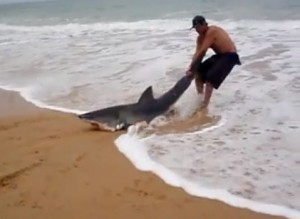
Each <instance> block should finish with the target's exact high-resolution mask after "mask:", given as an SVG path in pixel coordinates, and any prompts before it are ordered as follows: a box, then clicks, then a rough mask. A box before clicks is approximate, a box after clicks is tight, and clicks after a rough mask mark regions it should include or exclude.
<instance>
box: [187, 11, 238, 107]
mask: <svg viewBox="0 0 300 219" xmlns="http://www.w3.org/2000/svg"><path fill="white" fill-rule="evenodd" d="M192 23H193V26H192V27H191V29H192V28H194V29H195V30H196V31H197V33H198V34H199V35H198V37H197V46H196V51H195V53H194V56H193V58H192V61H191V64H190V66H189V68H188V70H187V71H186V74H187V75H190V76H193V77H195V84H196V88H197V91H198V93H203V87H204V86H203V85H204V84H205V85H206V86H205V93H204V100H203V102H202V105H201V109H203V108H207V107H208V105H209V102H210V99H211V95H212V92H213V89H218V88H219V87H220V85H221V84H222V82H223V81H224V80H225V78H226V77H227V76H228V74H229V73H230V72H231V70H232V69H233V67H234V66H235V65H241V62H240V59H239V55H238V54H237V49H236V47H235V45H234V43H233V41H232V40H231V38H230V36H229V35H228V33H226V32H225V31H224V30H223V29H222V28H221V27H218V26H212V25H211V26H209V25H208V24H207V22H206V20H205V18H204V17H203V16H200V15H197V16H195V17H194V18H193V20H192ZM209 48H211V49H212V50H213V51H214V52H215V53H216V54H214V55H213V56H211V57H210V58H208V59H206V60H205V61H204V62H202V59H203V57H204V56H205V54H206V52H207V50H208V49H209Z"/></svg>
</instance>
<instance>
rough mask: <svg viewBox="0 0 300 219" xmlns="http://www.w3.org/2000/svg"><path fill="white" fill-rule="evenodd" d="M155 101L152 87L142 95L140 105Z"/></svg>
mask: <svg viewBox="0 0 300 219" xmlns="http://www.w3.org/2000/svg"><path fill="white" fill-rule="evenodd" d="M152 100H154V97H153V91H152V86H149V87H148V88H147V89H146V90H145V91H144V92H143V93H142V95H141V97H140V99H139V101H138V103H147V102H149V101H152Z"/></svg>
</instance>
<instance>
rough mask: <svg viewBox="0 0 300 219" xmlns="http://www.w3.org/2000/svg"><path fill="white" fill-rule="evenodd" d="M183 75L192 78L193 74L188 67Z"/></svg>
mask: <svg viewBox="0 0 300 219" xmlns="http://www.w3.org/2000/svg"><path fill="white" fill-rule="evenodd" d="M185 74H186V75H187V76H193V72H192V69H191V66H189V68H188V69H187V70H186V72H185Z"/></svg>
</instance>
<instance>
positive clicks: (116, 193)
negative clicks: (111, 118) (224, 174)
mask: <svg viewBox="0 0 300 219" xmlns="http://www.w3.org/2000/svg"><path fill="white" fill-rule="evenodd" d="M0 101H1V102H0V111H1V117H0V218H1V219H27V218H28V219H29V218H30V219H47V218H56V219H68V218H70V219H71V218H72V219H77V218H78V219H85V218H103V219H104V218H105V219H110V218H111V219H119V218H120V219H124V218H131V219H134V218H145V219H146V218H149V219H150V218H151V219H154V218H155V219H160V218H164V219H165V218H166V219H167V218H168V219H169V218H172V219H177V218H178V219H179V218H180V219H185V218H189V219H192V218H197V219H199V218H201V219H204V218H205V219H217V218H222V219H232V218H243V219H271V218H272V219H275V218H281V217H273V216H270V215H264V214H258V213H255V212H252V211H250V210H247V209H240V208H234V207H231V206H229V205H227V204H224V203H222V202H219V201H215V200H208V199H204V198H197V197H192V196H190V195H188V194H187V193H185V191H183V190H182V189H179V188H174V187H171V186H169V185H167V184H165V183H164V182H163V181H162V180H161V179H160V178H158V177H157V176H156V175H154V174H152V173H149V172H141V171H139V170H137V169H135V167H134V166H133V165H132V164H131V163H130V161H129V160H128V159H127V158H126V157H124V156H123V155H122V154H121V153H120V152H119V151H118V150H117V148H116V146H115V145H114V143H113V141H114V139H115V138H116V137H118V135H120V134H121V132H119V133H108V132H99V131H92V130H91V129H90V127H89V125H87V124H86V123H83V122H82V121H79V120H78V119H76V118H75V117H74V115H72V114H67V113H62V112H56V111H52V110H47V109H40V108H38V107H35V106H33V105H32V104H30V103H28V102H26V101H25V100H24V99H23V98H21V97H20V96H19V95H18V93H15V92H7V91H3V90H1V92H0Z"/></svg>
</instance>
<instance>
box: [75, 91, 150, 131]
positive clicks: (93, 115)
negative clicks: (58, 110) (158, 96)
mask: <svg viewBox="0 0 300 219" xmlns="http://www.w3.org/2000/svg"><path fill="white" fill-rule="evenodd" d="M153 100H154V98H153V92H152V87H151V86H149V87H148V88H147V89H145V90H144V92H143V93H142V95H141V96H140V98H139V100H138V102H137V103H136V104H127V105H118V106H113V107H108V108H105V109H101V110H96V111H92V112H88V113H85V114H81V115H78V117H79V118H80V119H82V120H85V121H87V122H89V123H91V124H92V125H95V126H97V127H98V128H100V129H102V130H110V131H118V130H122V129H126V128H128V126H130V125H133V124H135V123H136V122H139V121H140V117H139V116H137V115H136V114H135V113H134V112H135V110H134V109H137V108H139V107H140V106H144V105H146V104H149V103H151V101H153Z"/></svg>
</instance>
